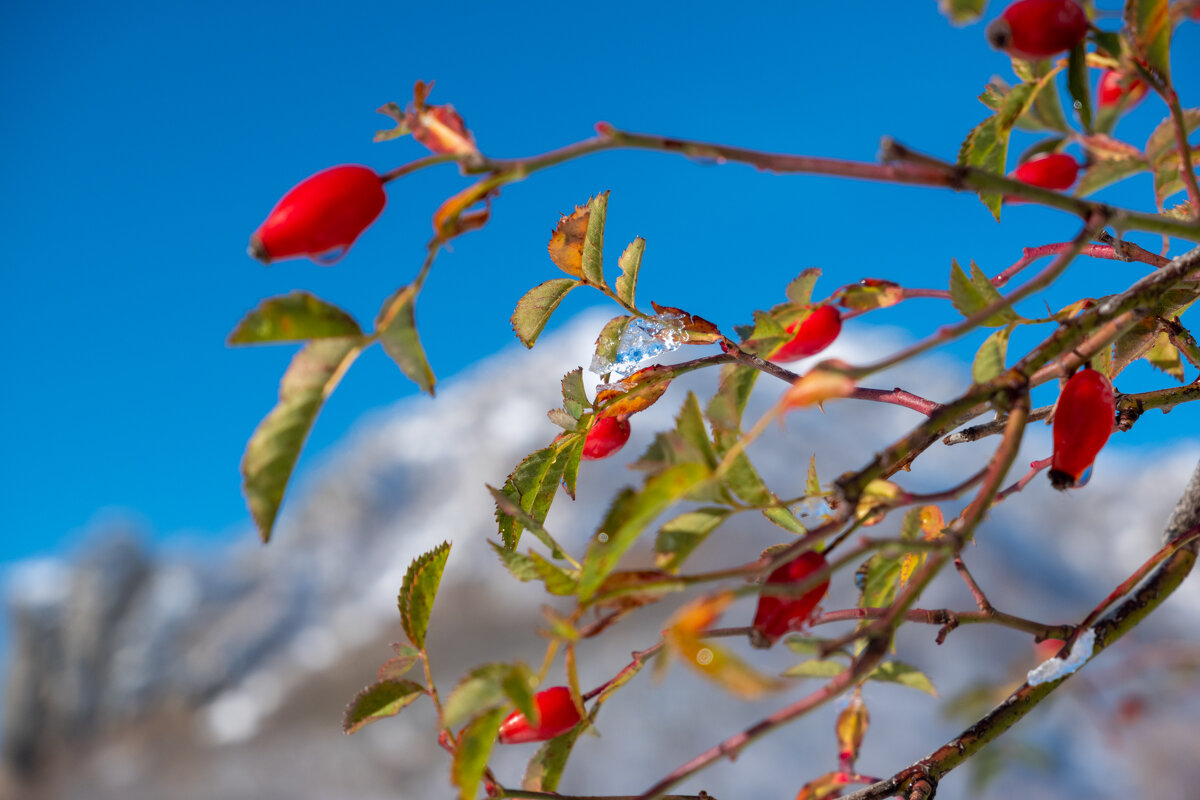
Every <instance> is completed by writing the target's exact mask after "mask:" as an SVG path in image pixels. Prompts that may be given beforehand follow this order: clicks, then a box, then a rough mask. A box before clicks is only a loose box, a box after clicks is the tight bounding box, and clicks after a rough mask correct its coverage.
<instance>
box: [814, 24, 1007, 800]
mask: <svg viewBox="0 0 1200 800" xmlns="http://www.w3.org/2000/svg"><path fill="white" fill-rule="evenodd" d="M986 5H987V0H938V10H939V11H941V12H942V14H944V15H945V16H946V17H947V18H948V19H949V20H950V22H951V24H954V25H968V24H970V23H972V22H974V21H975V20H977V19H979V17H980V16H981V15H982V14H983V8H984V6H986ZM814 800H815V798H814Z"/></svg>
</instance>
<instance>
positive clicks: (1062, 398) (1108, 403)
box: [1050, 367, 1117, 490]
mask: <svg viewBox="0 0 1200 800" xmlns="http://www.w3.org/2000/svg"><path fill="white" fill-rule="evenodd" d="M1116 414H1117V404H1116V399H1115V398H1114V397H1113V388H1112V384H1111V383H1109V381H1108V378H1107V377H1105V376H1104V374H1102V373H1100V372H1098V371H1096V370H1094V369H1092V368H1090V367H1085V368H1083V369H1081V370H1079V371H1078V372H1076V373H1075V374H1074V375H1072V376H1071V379H1070V380H1068V381H1067V385H1066V386H1064V387H1063V390H1062V394H1060V395H1059V396H1058V404H1057V405H1056V406H1055V408H1054V455H1053V457H1052V458H1051V460H1050V483H1051V484H1052V485H1053V486H1054V488H1055V489H1060V490H1061V489H1069V488H1071V487H1073V486H1077V485H1079V480H1080V478H1082V477H1083V474H1084V473H1085V472H1087V471H1088V469H1089V468H1091V466H1092V462H1093V461H1095V460H1096V456H1097V455H1098V454H1099V453H1100V450H1101V449H1102V448H1103V447H1104V443H1105V442H1107V441H1108V437H1109V435H1110V434H1111V433H1112V429H1113V423H1114V421H1115V419H1116Z"/></svg>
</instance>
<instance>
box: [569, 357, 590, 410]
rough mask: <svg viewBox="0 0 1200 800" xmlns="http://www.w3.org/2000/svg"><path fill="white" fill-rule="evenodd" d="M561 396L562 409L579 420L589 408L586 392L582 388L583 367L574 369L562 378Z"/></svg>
mask: <svg viewBox="0 0 1200 800" xmlns="http://www.w3.org/2000/svg"><path fill="white" fill-rule="evenodd" d="M562 396H563V409H564V410H565V411H566V412H567V413H568V414H570V415H571V416H572V417H574V418H575V419H579V418H580V417H581V416H582V415H583V412H584V410H585V409H588V408H591V405H592V404H591V403H589V402H588V399H587V391H586V390H585V389H584V388H583V367H576V368H575V369H573V370H571V371H570V372H568V373H567V374H566V375H564V376H563V379H562Z"/></svg>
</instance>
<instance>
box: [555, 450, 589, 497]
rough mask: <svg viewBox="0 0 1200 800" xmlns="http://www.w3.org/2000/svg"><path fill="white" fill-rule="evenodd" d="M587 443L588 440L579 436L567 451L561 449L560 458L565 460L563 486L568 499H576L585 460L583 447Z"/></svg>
mask: <svg viewBox="0 0 1200 800" xmlns="http://www.w3.org/2000/svg"><path fill="white" fill-rule="evenodd" d="M586 443H587V439H586V438H585V437H583V436H578V437H576V438H575V440H574V441H573V442H572V443H571V444H570V446H569V447H567V448H566V449H565V450H564V449H563V448H561V447H560V448H559V452H558V457H559V458H560V459H564V461H563V474H562V486H563V491H564V492H566V493H567V497H570V498H571V499H572V500H574V499H575V486H576V484H577V483H578V482H579V465H580V463H581V462H582V460H583V447H584V445H585V444H586Z"/></svg>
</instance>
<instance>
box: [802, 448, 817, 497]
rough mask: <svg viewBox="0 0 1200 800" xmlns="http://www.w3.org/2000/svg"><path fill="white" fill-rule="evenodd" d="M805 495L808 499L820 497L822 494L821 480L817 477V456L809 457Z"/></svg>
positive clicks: (814, 454)
mask: <svg viewBox="0 0 1200 800" xmlns="http://www.w3.org/2000/svg"><path fill="white" fill-rule="evenodd" d="M804 494H805V495H807V496H808V497H818V496H820V494H821V480H820V478H818V477H817V455H816V453H813V454H812V455H811V456H809V457H808V477H807V478H805V480H804Z"/></svg>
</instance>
